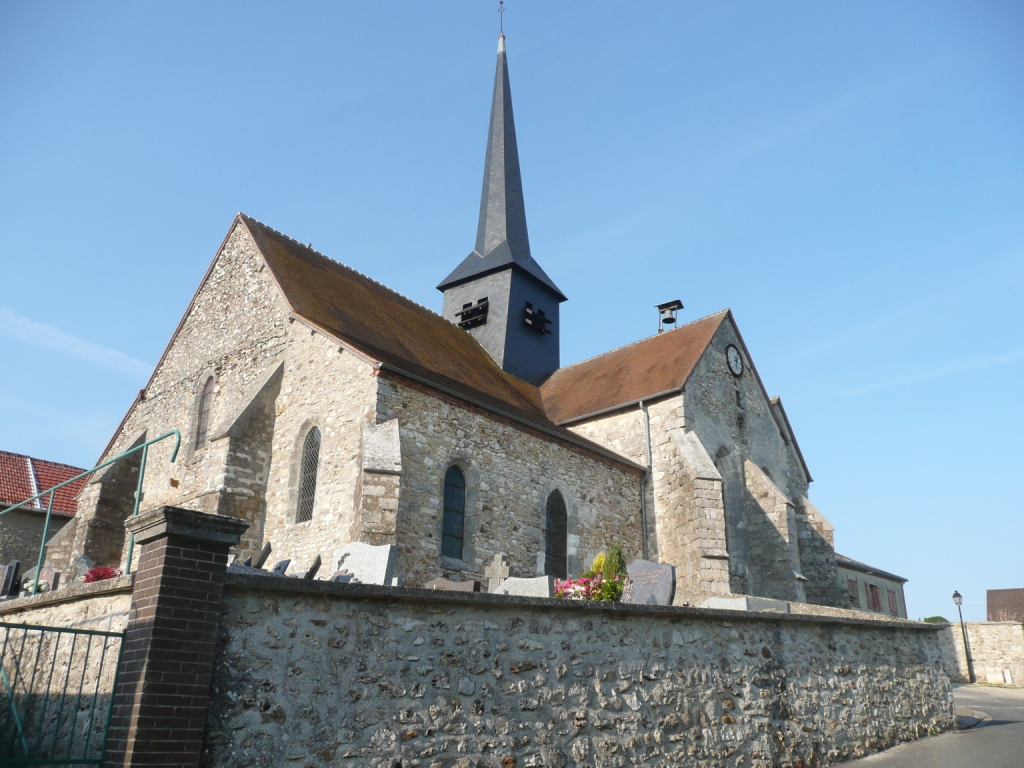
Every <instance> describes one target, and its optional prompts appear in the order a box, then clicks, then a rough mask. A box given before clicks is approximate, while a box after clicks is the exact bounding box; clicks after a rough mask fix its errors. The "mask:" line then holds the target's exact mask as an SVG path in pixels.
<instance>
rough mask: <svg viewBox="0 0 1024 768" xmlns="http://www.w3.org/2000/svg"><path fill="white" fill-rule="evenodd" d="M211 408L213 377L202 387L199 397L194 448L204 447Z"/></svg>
mask: <svg viewBox="0 0 1024 768" xmlns="http://www.w3.org/2000/svg"><path fill="white" fill-rule="evenodd" d="M212 407H213V376H211V377H210V378H208V379H207V380H206V384H204V385H203V394H202V395H200V396H199V419H198V420H197V421H196V448H202V447H203V446H204V445H206V434H207V432H209V431H210V409H211V408H212Z"/></svg>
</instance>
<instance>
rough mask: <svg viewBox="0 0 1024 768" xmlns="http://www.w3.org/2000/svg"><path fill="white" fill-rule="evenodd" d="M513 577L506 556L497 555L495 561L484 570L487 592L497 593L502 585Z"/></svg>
mask: <svg viewBox="0 0 1024 768" xmlns="http://www.w3.org/2000/svg"><path fill="white" fill-rule="evenodd" d="M511 575H512V567H511V566H510V565H509V562H508V557H507V556H506V555H502V554H500V553H499V554H497V555H495V556H494V561H493V562H492V563H491V564H490V565H488V566H487V567H486V568H484V576H486V577H487V591H488V592H497V591H498V587H500V586H501V583H502V582H503V581H504V580H505V579H507V578H508V577H509V576H511Z"/></svg>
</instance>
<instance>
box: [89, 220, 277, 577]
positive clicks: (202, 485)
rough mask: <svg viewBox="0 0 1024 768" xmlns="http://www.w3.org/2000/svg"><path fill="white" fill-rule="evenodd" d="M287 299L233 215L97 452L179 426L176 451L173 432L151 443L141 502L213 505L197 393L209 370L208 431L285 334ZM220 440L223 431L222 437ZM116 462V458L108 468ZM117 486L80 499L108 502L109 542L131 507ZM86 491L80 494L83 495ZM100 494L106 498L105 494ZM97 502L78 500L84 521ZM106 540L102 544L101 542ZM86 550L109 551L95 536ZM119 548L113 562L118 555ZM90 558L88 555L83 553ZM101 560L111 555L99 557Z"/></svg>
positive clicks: (216, 472)
mask: <svg viewBox="0 0 1024 768" xmlns="http://www.w3.org/2000/svg"><path fill="white" fill-rule="evenodd" d="M287 321H288V308H287V306H286V304H285V302H284V300H283V299H282V297H281V295H280V292H279V291H278V289H277V287H276V285H275V284H274V282H273V280H272V278H271V277H270V274H269V271H267V270H266V269H265V263H264V261H263V259H262V257H261V256H260V255H259V253H258V251H257V249H256V247H255V245H254V244H253V243H252V240H251V239H250V238H249V236H248V233H247V232H246V231H245V228H244V226H242V225H241V224H240V223H236V224H235V226H234V227H233V228H232V230H231V231H230V232H229V234H228V237H227V238H226V240H225V242H224V244H223V247H222V249H221V250H220V252H219V254H218V256H217V258H216V259H215V261H214V263H213V264H212V266H211V268H210V271H209V273H208V275H207V277H206V279H205V281H204V282H203V283H202V285H201V286H200V287H199V290H198V291H197V293H196V295H195V297H194V299H193V302H192V305H191V306H190V307H189V309H188V311H187V312H186V315H185V317H184V318H183V320H182V324H181V326H180V328H179V329H178V332H177V335H176V336H175V338H174V339H173V341H172V342H171V343H170V345H169V346H168V348H167V350H166V352H165V354H164V356H163V358H162V359H161V361H160V363H159V364H158V366H157V368H156V371H155V372H154V375H153V378H152V380H151V381H150V383H149V384H148V386H147V388H146V390H145V391H144V393H143V394H142V396H141V397H140V399H139V401H138V402H137V403H136V404H135V406H134V407H133V408H132V409H131V410H130V411H129V413H128V415H127V416H126V418H125V422H124V423H123V424H122V425H121V427H120V429H119V430H118V432H117V433H116V434H115V436H114V439H113V441H112V443H111V445H110V447H109V448H108V450H107V451H106V453H105V454H104V457H103V458H104V459H106V458H109V457H112V456H114V455H116V454H118V453H121V452H122V451H124V450H126V449H127V448H129V447H131V445H133V444H135V443H136V441H138V439H139V437H140V435H142V434H143V433H144V434H145V435H146V438H147V439H149V438H153V437H157V436H158V435H160V434H162V433H164V432H166V431H168V430H171V429H178V430H180V431H181V434H182V445H181V452H180V454H179V456H178V459H177V461H176V462H175V463H174V464H171V463H170V461H169V459H170V455H171V450H172V448H173V440H165V441H163V442H161V443H159V444H157V445H154V446H152V447H151V448H150V451H149V461H148V464H147V466H146V477H145V485H144V488H143V499H142V509H143V510H145V509H150V508H153V507H156V506H159V505H162V504H172V505H177V506H180V507H187V508H190V509H196V510H201V511H207V512H214V511H216V509H217V507H218V505H219V501H220V499H219V497H220V494H221V492H222V491H223V487H221V485H219V484H218V480H223V478H224V466H223V462H224V460H225V452H226V451H225V449H226V448H227V445H218V444H217V441H213V440H210V441H208V442H207V444H206V446H204V447H200V448H197V447H196V434H195V430H196V423H197V417H198V404H199V393H200V392H201V391H202V387H203V385H204V383H205V381H206V379H207V378H208V377H209V376H211V375H212V376H213V377H214V380H215V386H214V399H213V403H212V409H211V418H210V427H209V435H210V437H211V438H212V437H213V436H215V435H216V434H217V433H218V431H219V430H220V428H221V425H222V423H223V422H224V420H225V419H226V418H228V417H231V416H232V415H235V414H237V413H238V412H240V411H241V409H242V408H243V407H244V405H245V402H243V401H245V400H246V398H247V397H251V396H252V390H253V387H254V385H256V384H257V383H258V382H259V381H260V380H261V379H263V378H264V377H265V376H266V374H267V373H268V372H269V370H270V369H271V367H272V364H273V363H274V361H275V360H276V358H277V357H278V355H280V354H281V353H282V351H283V349H284V347H285V344H286V341H287V331H288V322H287ZM226 442H227V441H226V440H225V441H222V443H226ZM113 469H114V470H116V469H117V466H116V465H115V467H114V468H113ZM124 485H125V489H124V490H119V491H118V493H117V494H116V498H114V497H113V496H111V495H110V494H100V495H99V497H96V494H94V495H93V497H90V498H88V499H86V501H89V502H91V504H92V505H93V506H95V505H96V504H103V503H105V504H106V505H107V506H108V507H110V508H111V509H116V510H117V512H118V514H117V516H118V517H119V519H118V520H117V521H116V525H114V524H113V523H112V524H111V525H110V526H108V528H109V532H108V533H107V534H104V535H105V536H107V537H108V538H111V539H116V540H117V541H116V543H117V547H116V549H121V543H122V542H123V541H124V529H123V521H124V518H125V516H127V514H128V513H130V510H131V505H132V495H133V494H134V490H135V489H134V487H131V488H130V490H127V488H128V486H130V485H131V484H130V483H124ZM83 498H85V497H83ZM104 499H105V501H104ZM95 512H96V510H94V509H91V508H90V507H89V504H86V505H85V508H84V509H83V507H82V506H81V505H80V507H79V514H80V516H81V517H82V520H83V521H85V522H88V521H89V519H90V517H93V516H95ZM78 527H79V528H81V529H82V530H81V531H80V532H77V533H76V536H78V537H79V538H81V539H83V541H80V542H76V545H75V547H74V549H75V550H76V551H75V553H74V554H75V555H81V554H83V548H88V546H87V542H85V541H84V539H85V538H86V535H87V530H88V528H89V526H87V525H79V526H78ZM97 532H98V529H97V531H96V532H94V533H97ZM108 549H109V547H108ZM93 550H94V551H96V552H102V553H103V555H102V556H103V557H104V558H106V557H109V555H108V554H107V553H106V550H104V549H103V547H102V546H100V543H97V544H95V545H93ZM125 554H126V552H125V553H123V554H122V563H123V562H124V555H125ZM92 559H93V560H95V558H92ZM103 564H113V563H110V562H106V563H103Z"/></svg>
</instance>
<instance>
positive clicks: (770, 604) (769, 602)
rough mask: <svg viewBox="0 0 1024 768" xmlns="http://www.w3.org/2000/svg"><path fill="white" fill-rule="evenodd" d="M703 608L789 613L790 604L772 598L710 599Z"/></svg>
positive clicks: (746, 596)
mask: <svg viewBox="0 0 1024 768" xmlns="http://www.w3.org/2000/svg"><path fill="white" fill-rule="evenodd" d="M700 607H701V608H715V609H717V610H720V611H770V612H772V613H789V603H788V602H786V601H785V600H773V599H772V598H770V597H751V596H749V595H741V596H740V597H709V598H708V599H707V600H705V601H704V602H703V603H701V604H700Z"/></svg>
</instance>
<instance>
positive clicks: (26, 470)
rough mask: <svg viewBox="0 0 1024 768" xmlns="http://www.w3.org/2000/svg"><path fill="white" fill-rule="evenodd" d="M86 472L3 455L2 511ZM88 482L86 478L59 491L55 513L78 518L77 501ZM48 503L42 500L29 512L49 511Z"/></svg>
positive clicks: (0, 468)
mask: <svg viewBox="0 0 1024 768" xmlns="http://www.w3.org/2000/svg"><path fill="white" fill-rule="evenodd" d="M84 471H85V470H84V469H80V468H79V467H72V466H69V465H67V464H57V463H56V462H53V461H46V460H45V459H33V458H31V457H30V456H24V455H22V454H20V453H10V452H9V451H0V508H6V507H10V506H14V505H15V504H18V503H19V502H22V501H24V500H25V499H29V498H31V497H33V496H35V495H36V494H37V493H39V492H40V491H45V490H46V489H47V488H52V487H53V486H55V485H58V484H60V483H63V482H64V481H65V480H69V479H71V478H72V477H74V476H75V475H80V474H81V473H82V472H84ZM85 481H86V478H83V479H81V480H78V481H77V482H74V483H71V484H69V485H65V486H64V487H63V488H61V489H60V490H59V491H57V492H56V494H55V498H54V500H53V511H54V512H60V513H62V514H65V515H73V514H75V511H76V510H77V509H78V500H77V499H76V498H75V497H76V496H78V493H79V491H81V490H82V486H83V485H85ZM47 502H48V499H46V498H42V499H39V500H38V501H37V502H35V503H34V504H33V505H32V507H30V508H34V509H46V505H47Z"/></svg>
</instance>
